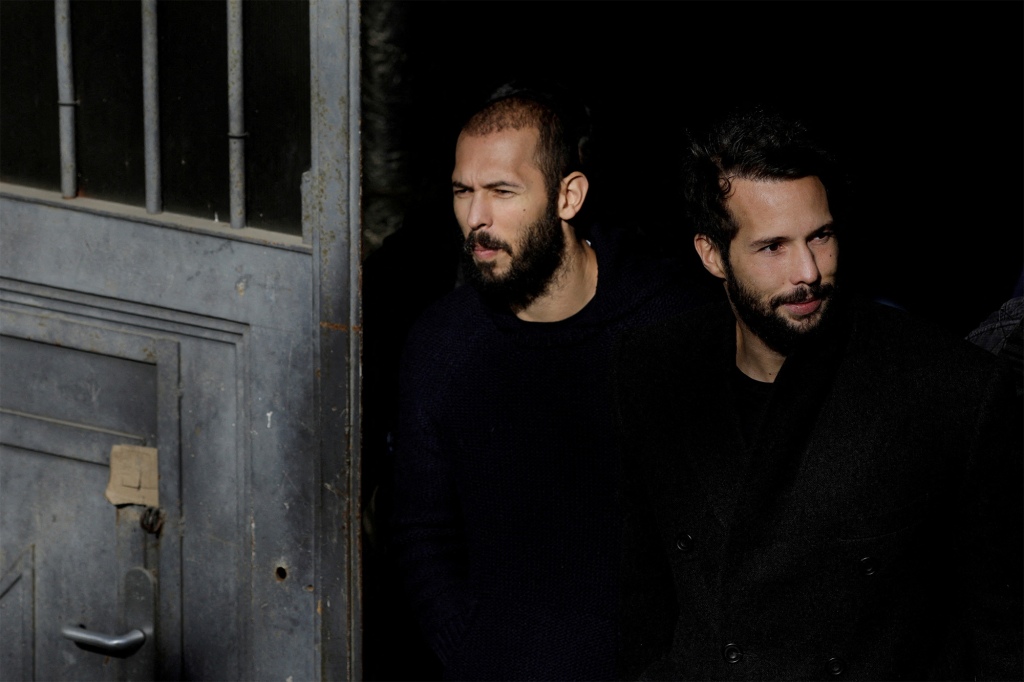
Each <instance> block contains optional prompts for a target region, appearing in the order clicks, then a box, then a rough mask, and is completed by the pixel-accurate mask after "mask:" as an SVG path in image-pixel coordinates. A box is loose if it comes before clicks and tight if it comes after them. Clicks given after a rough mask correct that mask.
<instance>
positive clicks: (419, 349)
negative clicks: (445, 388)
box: [404, 285, 488, 364]
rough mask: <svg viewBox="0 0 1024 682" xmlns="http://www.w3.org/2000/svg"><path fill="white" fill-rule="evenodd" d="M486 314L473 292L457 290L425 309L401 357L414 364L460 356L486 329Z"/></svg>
mask: <svg viewBox="0 0 1024 682" xmlns="http://www.w3.org/2000/svg"><path fill="white" fill-rule="evenodd" d="M487 319H488V318H487V312H486V310H485V308H484V306H483V303H482V302H481V300H480V297H479V295H477V293H476V291H475V290H474V289H473V288H472V287H471V286H468V285H462V286H458V287H456V288H455V289H453V290H452V291H450V292H448V293H446V294H445V295H444V296H442V297H441V298H439V299H437V300H436V301H434V302H433V303H431V304H430V305H428V306H427V307H426V308H425V309H424V310H423V312H422V313H421V314H420V315H419V317H417V318H416V321H415V322H414V323H413V325H412V327H411V328H410V330H409V334H408V336H407V337H406V339H405V348H404V356H405V357H406V358H407V360H408V359H409V358H412V361H413V362H415V363H416V364H420V363H423V362H429V361H430V360H431V356H437V357H440V356H444V355H448V356H450V355H452V354H459V353H463V352H465V351H466V349H467V347H468V346H470V345H471V344H472V343H474V340H475V339H476V338H477V336H478V335H479V334H480V333H482V332H483V331H484V330H485V329H486V328H487Z"/></svg>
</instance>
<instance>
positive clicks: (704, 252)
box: [693, 234, 725, 279]
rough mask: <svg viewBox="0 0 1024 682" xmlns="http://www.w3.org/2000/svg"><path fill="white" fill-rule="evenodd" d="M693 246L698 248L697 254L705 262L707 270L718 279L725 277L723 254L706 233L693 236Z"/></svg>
mask: <svg viewBox="0 0 1024 682" xmlns="http://www.w3.org/2000/svg"><path fill="white" fill-rule="evenodd" d="M693 248H695V249H697V255H698V256H700V262H701V263H703V264H704V269H705V270H707V271H708V272H710V273H711V274H712V275H714V276H715V277H717V278H718V279H725V268H724V267H723V264H722V254H721V252H719V250H718V247H717V246H715V245H714V244H713V243H711V240H710V239H708V236H707V235H706V234H698V235H695V236H694V237H693Z"/></svg>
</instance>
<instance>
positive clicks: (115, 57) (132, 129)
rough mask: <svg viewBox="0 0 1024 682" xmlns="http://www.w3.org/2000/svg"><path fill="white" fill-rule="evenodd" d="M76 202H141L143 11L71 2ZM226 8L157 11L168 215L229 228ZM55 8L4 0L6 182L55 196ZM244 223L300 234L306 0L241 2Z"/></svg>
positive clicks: (187, 2)
mask: <svg viewBox="0 0 1024 682" xmlns="http://www.w3.org/2000/svg"><path fill="white" fill-rule="evenodd" d="M70 21H71V53H72V55H71V57H72V59H71V61H72V67H73V78H74V91H75V99H76V101H77V102H78V105H77V106H76V107H75V148H76V166H77V172H78V177H77V182H78V194H79V195H80V196H87V197H93V198H97V199H105V200H109V201H116V202H120V203H125V204H130V205H133V206H144V205H145V204H146V197H145V177H146V175H145V166H144V120H143V95H142V81H143V76H142V68H143V65H142V4H141V3H140V2H124V1H123V0H72V2H71V3H70ZM227 21H228V4H227V2H226V1H222V2H213V1H211V0H161V1H160V2H158V3H157V44H158V48H157V51H158V60H159V68H158V74H159V75H158V82H159V92H160V157H161V163H160V174H161V195H162V207H163V210H164V211H167V212H172V213H182V214H185V215H193V216H198V217H201V218H207V219H210V220H218V221H221V222H228V221H229V215H228V212H229V206H230V200H229V186H230V175H229V169H228V158H229V141H228V65H227V61H228V59H227ZM55 22H56V20H55V11H54V3H53V2H52V1H38V2H0V30H2V44H3V59H2V60H0V88H2V90H0V135H2V137H0V144H2V147H3V156H2V161H0V179H2V180H4V181H7V182H12V183H16V184H23V185H29V186H35V187H42V188H45V189H51V190H59V189H60V151H59V123H58V107H57V64H56V38H55V34H56V29H55ZM242 24H243V56H244V64H243V81H244V87H243V89H244V93H245V95H244V99H245V105H244V106H245V116H244V117H245V131H246V133H247V135H246V137H245V157H246V172H245V185H246V186H245V195H246V225H248V226H251V227H260V228H263V229H267V230H274V231H277V232H286V233H290V234H301V233H302V197H301V194H300V187H301V181H302V173H303V172H304V171H306V170H308V169H309V167H310V104H309V99H310V76H309V74H310V62H309V2H308V0H272V1H271V0H250V1H249V2H245V3H244V4H243V10H242Z"/></svg>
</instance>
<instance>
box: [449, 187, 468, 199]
mask: <svg viewBox="0 0 1024 682" xmlns="http://www.w3.org/2000/svg"><path fill="white" fill-rule="evenodd" d="M468 193H469V190H468V189H466V188H465V187H453V188H452V194H453V195H454V196H457V197H460V196H463V195H465V194H468Z"/></svg>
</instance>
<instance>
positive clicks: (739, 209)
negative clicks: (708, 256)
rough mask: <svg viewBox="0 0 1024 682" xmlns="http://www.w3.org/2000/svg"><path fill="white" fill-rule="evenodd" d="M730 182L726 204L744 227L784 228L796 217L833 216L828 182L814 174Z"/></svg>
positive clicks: (737, 179) (740, 179)
mask: <svg viewBox="0 0 1024 682" xmlns="http://www.w3.org/2000/svg"><path fill="white" fill-rule="evenodd" d="M730 185H731V189H730V192H729V195H728V197H727V198H726V207H727V208H728V210H729V213H730V214H731V215H732V217H733V219H734V220H735V221H736V222H737V223H738V224H739V226H740V228H741V229H742V228H744V227H745V226H750V227H755V226H764V227H769V226H775V227H778V228H781V227H786V226H789V225H792V224H793V221H794V220H796V219H797V218H803V219H806V218H809V217H811V216H817V217H822V218H823V217H825V216H830V214H829V207H828V197H827V195H826V193H825V186H824V185H823V184H822V183H821V180H819V179H818V178H817V177H814V176H809V177H804V178H794V179H788V178H787V179H782V180H752V179H749V178H733V179H731V180H730ZM801 222H802V221H801ZM820 226H821V224H819V225H817V226H816V228H817V227H820Z"/></svg>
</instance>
